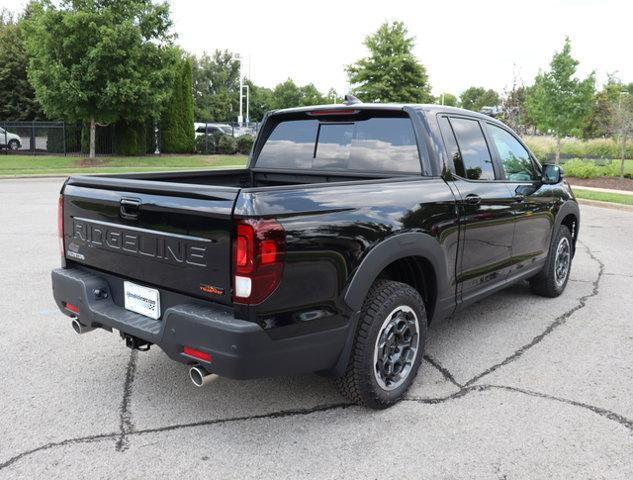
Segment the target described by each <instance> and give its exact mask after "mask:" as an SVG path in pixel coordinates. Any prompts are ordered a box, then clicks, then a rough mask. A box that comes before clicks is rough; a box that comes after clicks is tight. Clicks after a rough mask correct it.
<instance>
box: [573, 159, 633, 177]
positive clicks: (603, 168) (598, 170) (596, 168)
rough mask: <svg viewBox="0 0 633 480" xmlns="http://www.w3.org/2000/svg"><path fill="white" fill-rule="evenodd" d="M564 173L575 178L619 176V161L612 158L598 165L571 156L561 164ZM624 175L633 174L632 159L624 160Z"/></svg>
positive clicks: (629, 175)
mask: <svg viewBox="0 0 633 480" xmlns="http://www.w3.org/2000/svg"><path fill="white" fill-rule="evenodd" d="M563 169H564V171H565V175H566V176H568V177H577V178H596V177H619V176H620V161H619V160H612V161H610V162H607V163H605V164H604V165H598V164H597V163H596V162H594V161H592V160H582V159H580V158H573V159H571V160H567V161H566V162H565V163H564V164H563ZM624 176H625V177H627V178H630V177H631V176H633V161H631V160H625V162H624Z"/></svg>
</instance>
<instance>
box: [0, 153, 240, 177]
mask: <svg viewBox="0 0 633 480" xmlns="http://www.w3.org/2000/svg"><path fill="white" fill-rule="evenodd" d="M246 161H247V157H246V156H245V155H161V156H153V155H147V156H144V157H97V158H96V159H93V160H88V159H85V158H82V157H63V156H52V155H37V156H31V155H2V154H0V175H38V174H60V175H70V174H75V173H125V172H149V171H164V170H189V169H204V168H214V167H225V166H233V165H235V166H243V165H245V164H246Z"/></svg>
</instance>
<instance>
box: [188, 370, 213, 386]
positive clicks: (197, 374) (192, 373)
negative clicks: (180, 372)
mask: <svg viewBox="0 0 633 480" xmlns="http://www.w3.org/2000/svg"><path fill="white" fill-rule="evenodd" d="M216 376H217V375H214V374H213V373H209V372H207V371H206V370H205V369H204V368H202V367H199V366H198V367H191V368H190V369H189V378H190V379H191V381H192V382H193V384H194V385H195V386H196V387H204V386H205V385H206V384H207V383H209V382H210V381H211V380H213V378H214V377H216Z"/></svg>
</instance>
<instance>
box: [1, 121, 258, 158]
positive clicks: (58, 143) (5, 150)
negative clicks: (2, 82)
mask: <svg viewBox="0 0 633 480" xmlns="http://www.w3.org/2000/svg"><path fill="white" fill-rule="evenodd" d="M258 129H259V124H258V123H249V124H242V125H239V124H238V123H237V122H227V123H217V122H196V123H195V131H196V133H195V135H196V146H197V148H196V151H197V152H198V153H209V149H207V148H204V149H203V148H198V147H199V146H201V145H205V146H207V145H209V144H210V143H211V142H212V141H213V139H217V135H228V136H232V137H239V136H241V135H252V136H255V135H256V134H257V131H258ZM89 135H90V132H89V128H88V125H87V124H83V123H81V122H79V123H69V122H48V121H32V122H20V121H0V153H1V154H6V155H11V154H19V155H45V154H57V155H60V154H61V155H64V156H85V155H87V154H88V150H89ZM126 135H130V133H129V132H126V130H125V129H121V128H116V126H114V125H107V126H99V125H98V126H97V130H96V135H95V150H96V154H97V155H100V156H108V155H116V154H120V153H121V151H122V149H123V148H124V147H123V146H122V145H123V143H124V141H125V136H126ZM200 137H203V139H201V138H200ZM145 139H146V141H145V153H146V154H152V153H156V152H160V151H161V150H162V148H161V135H160V129H159V128H158V125H156V124H154V123H153V122H148V123H147V124H146V130H145ZM201 140H203V141H201ZM157 146H158V148H157Z"/></svg>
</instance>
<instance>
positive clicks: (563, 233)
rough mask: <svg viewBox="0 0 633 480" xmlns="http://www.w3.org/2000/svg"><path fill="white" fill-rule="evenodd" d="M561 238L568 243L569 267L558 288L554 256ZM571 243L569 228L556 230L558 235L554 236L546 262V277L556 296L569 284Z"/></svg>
mask: <svg viewBox="0 0 633 480" xmlns="http://www.w3.org/2000/svg"><path fill="white" fill-rule="evenodd" d="M563 238H567V241H568V242H569V248H570V252H569V254H570V259H569V267H568V268H567V277H566V278H565V281H564V282H563V283H562V284H561V285H560V286H559V285H558V284H557V283H556V256H557V254H558V246H559V245H560V242H561V240H562V239H563ZM573 248H574V247H573V243H572V238H571V232H570V231H569V228H567V226H565V225H561V226H560V227H559V229H558V233H557V235H556V238H555V240H554V243H553V245H552V249H551V252H550V258H549V262H548V270H549V271H548V272H547V273H548V276H549V277H550V278H549V279H548V280H549V281H550V282H551V285H552V287H553V289H554V290H555V292H556V294H557V295H560V294H561V293H563V291H564V290H565V287H567V282H569V277H570V276H571V266H572V258H573Z"/></svg>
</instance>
